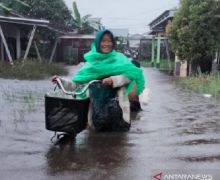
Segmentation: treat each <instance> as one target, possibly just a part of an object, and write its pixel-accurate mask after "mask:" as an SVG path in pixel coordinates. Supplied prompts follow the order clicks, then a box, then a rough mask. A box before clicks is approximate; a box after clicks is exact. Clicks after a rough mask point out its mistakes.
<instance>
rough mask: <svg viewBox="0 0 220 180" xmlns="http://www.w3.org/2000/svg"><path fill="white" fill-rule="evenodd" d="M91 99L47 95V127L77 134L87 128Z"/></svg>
mask: <svg viewBox="0 0 220 180" xmlns="http://www.w3.org/2000/svg"><path fill="white" fill-rule="evenodd" d="M88 108H89V99H85V100H76V99H64V98H60V97H51V96H48V95H45V119H46V129H48V130H52V131H57V132H66V133H69V134H75V135H76V134H77V133H80V132H81V131H82V130H84V129H85V128H86V125H87V121H88Z"/></svg>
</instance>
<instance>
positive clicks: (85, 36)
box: [59, 34, 95, 39]
mask: <svg viewBox="0 0 220 180" xmlns="http://www.w3.org/2000/svg"><path fill="white" fill-rule="evenodd" d="M59 38H60V39H95V35H90V34H74V35H65V36H60V37H59Z"/></svg>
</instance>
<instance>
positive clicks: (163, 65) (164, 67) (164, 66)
mask: <svg viewBox="0 0 220 180" xmlns="http://www.w3.org/2000/svg"><path fill="white" fill-rule="evenodd" d="M140 63H141V66H143V67H152V63H151V60H148V59H146V60H141V61H140ZM154 66H155V65H154ZM173 68H174V60H171V61H170V64H169V61H168V59H161V60H160V67H159V70H161V71H169V70H170V69H171V70H172V69H173Z"/></svg>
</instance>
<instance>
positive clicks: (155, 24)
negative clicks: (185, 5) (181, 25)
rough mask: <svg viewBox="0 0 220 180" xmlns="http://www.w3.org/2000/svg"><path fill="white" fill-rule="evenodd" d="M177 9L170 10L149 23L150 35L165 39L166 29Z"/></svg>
mask: <svg viewBox="0 0 220 180" xmlns="http://www.w3.org/2000/svg"><path fill="white" fill-rule="evenodd" d="M176 11H177V9H170V10H166V11H164V12H163V13H162V14H161V15H159V16H158V17H157V18H155V19H154V20H153V21H151V22H150V23H149V24H148V25H149V27H150V32H149V34H150V35H154V36H165V37H166V29H167V26H168V24H169V22H171V21H172V20H173V18H174V14H175V12H176Z"/></svg>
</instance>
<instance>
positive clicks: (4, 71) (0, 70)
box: [0, 59, 68, 80]
mask: <svg viewBox="0 0 220 180" xmlns="http://www.w3.org/2000/svg"><path fill="white" fill-rule="evenodd" d="M54 74H59V75H67V74H68V71H67V70H66V68H65V66H64V65H63V64H56V63H51V64H49V63H47V61H42V62H39V61H38V60H36V59H28V60H26V61H21V60H19V61H15V64H14V66H12V65H10V64H9V63H8V62H0V78H5V79H28V80H40V79H45V78H48V77H50V76H52V75H54Z"/></svg>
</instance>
